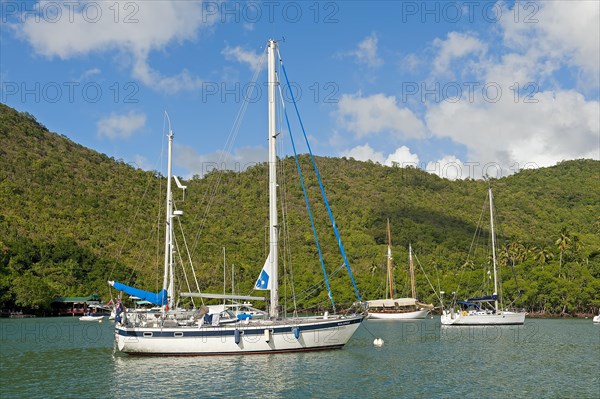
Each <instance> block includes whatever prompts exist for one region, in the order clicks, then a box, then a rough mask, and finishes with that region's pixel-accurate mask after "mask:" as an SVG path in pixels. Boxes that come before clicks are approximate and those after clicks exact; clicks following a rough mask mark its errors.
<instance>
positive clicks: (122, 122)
mask: <svg viewBox="0 0 600 399" xmlns="http://www.w3.org/2000/svg"><path fill="white" fill-rule="evenodd" d="M145 125H146V115H145V114H141V113H137V112H134V111H129V113H127V114H125V115H118V114H115V113H111V114H110V115H109V116H107V117H104V118H102V119H100V120H99V121H98V122H97V123H96V127H97V131H98V136H100V137H106V138H108V139H111V140H117V139H126V138H128V137H131V136H132V135H133V134H134V133H135V132H136V131H138V130H140V129H142V128H143V127H144V126H145Z"/></svg>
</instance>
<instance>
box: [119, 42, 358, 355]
mask: <svg viewBox="0 0 600 399" xmlns="http://www.w3.org/2000/svg"><path fill="white" fill-rule="evenodd" d="M276 54H277V42H275V41H274V40H269V42H268V48H267V59H268V93H269V95H268V100H269V113H268V115H269V119H268V121H269V132H268V134H269V248H270V252H269V255H268V257H267V260H266V262H265V264H264V267H263V269H262V271H261V274H260V277H259V279H258V280H257V282H256V288H257V289H268V290H270V308H269V315H268V317H264V318H260V319H254V318H238V317H236V316H235V315H234V314H233V313H232V312H230V311H228V310H227V309H225V307H224V306H223V305H221V306H220V307H219V306H217V307H219V309H215V308H216V307H212V308H213V309H210V308H207V307H202V308H200V309H196V310H195V311H193V312H192V311H179V310H177V309H174V299H173V298H174V292H173V231H172V226H171V225H172V219H173V218H174V217H176V216H178V215H180V214H181V213H180V212H178V213H174V212H173V202H172V194H171V192H170V190H171V184H170V182H171V177H172V175H171V152H172V141H173V134H172V132H171V131H169V150H168V151H169V162H168V183H167V218H166V243H165V245H166V250H165V266H164V281H163V289H162V290H161V291H160V292H159V293H158V294H154V293H149V292H145V291H142V292H140V291H141V290H136V289H135V288H132V287H127V286H124V285H123V284H120V283H117V282H110V283H111V285H113V286H114V287H115V288H117V289H120V290H123V291H125V292H127V293H129V294H130V295H135V296H137V297H139V298H143V299H146V300H148V301H150V302H152V303H154V304H158V305H161V306H162V311H161V312H160V313H156V314H138V313H135V312H125V313H122V314H120V315H119V316H118V317H117V319H120V320H118V321H117V323H116V328H115V341H116V347H117V349H118V350H119V351H121V352H125V353H128V354H135V355H226V354H260V353H281V352H298V351H314V350H326V349H339V348H341V347H343V346H344V345H345V344H346V343H347V342H348V340H349V339H350V337H352V335H353V334H354V332H355V331H356V330H357V328H358V327H359V326H360V324H361V322H362V321H363V320H364V318H365V314H363V313H353V314H348V315H337V314H334V315H329V314H328V313H327V312H325V314H324V315H323V316H315V317H292V318H285V317H281V316H280V314H279V289H278V277H277V271H278V249H279V243H278V221H277V202H276V201H277V191H276V190H277V181H276V176H277V174H276V165H277V155H276V141H275V140H276V138H277V135H278V133H277V131H276V126H275V121H276V118H275V116H276V113H275V111H276V89H277V85H278V76H277V72H276ZM282 68H283V66H282ZM332 224H333V227H334V230H335V229H336V227H335V223H334V222H333V221H332ZM130 288H132V289H130ZM356 293H357V296H358V291H356ZM180 295H181V296H191V297H205V298H206V297H209V298H222V299H225V298H224V297H226V298H227V299H234V300H242V301H257V300H265V299H266V298H263V297H255V296H230V295H221V294H202V293H181V294H180ZM359 301H360V297H359ZM228 316H232V317H228Z"/></svg>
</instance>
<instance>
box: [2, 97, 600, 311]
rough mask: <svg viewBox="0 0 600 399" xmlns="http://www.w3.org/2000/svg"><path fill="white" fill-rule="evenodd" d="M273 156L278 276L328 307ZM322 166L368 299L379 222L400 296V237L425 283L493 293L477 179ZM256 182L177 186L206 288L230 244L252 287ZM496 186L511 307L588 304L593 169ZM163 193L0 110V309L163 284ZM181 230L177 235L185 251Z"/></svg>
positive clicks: (254, 171)
mask: <svg viewBox="0 0 600 399" xmlns="http://www.w3.org/2000/svg"><path fill="white" fill-rule="evenodd" d="M159 147H160V143H157V148H159ZM175 156H176V154H175ZM282 163H283V166H284V167H283V168H281V169H282V172H283V173H282V176H281V178H280V188H282V190H281V191H282V192H284V193H285V195H282V198H283V199H284V200H285V201H284V208H283V209H282V211H285V212H281V214H280V216H281V215H283V214H284V213H285V215H286V216H287V217H286V219H285V220H286V221H287V224H286V225H285V226H287V227H288V228H287V229H283V228H282V230H281V242H282V243H283V242H284V241H289V242H290V243H291V244H290V246H289V250H287V249H286V250H285V251H282V253H284V254H289V255H291V256H290V257H289V258H291V259H292V261H291V263H290V262H288V260H287V259H288V257H286V262H283V263H284V266H285V269H284V270H282V271H281V273H280V277H281V280H282V282H283V281H289V280H291V278H292V274H293V280H294V282H295V284H294V286H295V291H294V292H295V294H296V296H297V299H298V303H299V306H300V307H301V308H318V307H321V306H325V305H326V304H327V302H328V300H327V295H326V293H325V292H324V290H313V289H312V287H314V286H315V285H318V284H319V283H320V281H321V280H322V274H321V271H320V270H321V268H320V264H319V261H318V256H317V252H316V250H315V246H314V239H313V235H312V232H311V229H310V223H308V217H307V216H306V211H305V209H306V208H305V204H304V199H303V196H302V191H301V189H300V187H299V185H298V184H297V180H298V179H297V170H296V165H295V162H294V160H293V159H291V158H287V159H284V160H283V161H282ZM317 163H318V164H319V167H320V171H321V175H322V178H323V180H324V185H325V188H326V191H327V197H328V199H329V200H330V203H331V208H332V210H333V213H334V215H335V218H336V223H337V225H338V227H339V230H340V233H341V237H342V241H343V243H344V245H345V249H346V253H347V255H348V259H349V261H350V264H351V266H352V269H353V272H354V274H355V277H356V281H357V284H358V288H359V291H360V293H361V295H362V297H363V299H375V298H379V297H381V296H383V295H385V286H386V284H385V263H386V262H385V254H386V220H387V219H388V218H389V219H390V222H391V234H392V241H393V255H394V264H395V273H396V284H395V286H396V289H397V290H398V295H403V294H404V295H406V294H407V292H406V291H405V290H406V288H407V273H406V269H407V257H408V244H409V243H411V245H412V247H413V250H414V252H415V254H416V257H417V259H418V261H419V264H420V265H421V266H422V268H423V271H424V272H425V273H426V275H427V276H428V277H429V279H430V281H431V282H432V283H433V284H434V285H435V288H436V290H439V289H441V290H444V291H446V292H447V293H450V292H453V291H457V292H458V295H459V296H461V297H462V296H465V297H466V296H471V295H476V294H478V293H483V292H484V291H483V290H484V289H485V288H486V286H489V284H490V282H489V279H488V278H487V274H486V273H487V270H488V269H489V256H488V255H489V252H486V251H485V250H484V251H482V252H479V253H478V252H475V253H474V254H473V255H470V256H468V254H469V248H470V246H471V242H472V241H473V237H474V236H473V234H474V232H475V230H476V226H477V224H478V220H479V218H480V215H481V214H482V207H483V204H484V200H485V197H486V191H487V187H488V183H486V182H484V181H475V180H459V181H449V180H446V179H442V178H439V177H437V176H435V175H432V174H429V173H426V172H424V171H421V170H418V169H414V168H397V167H385V166H381V165H378V164H374V163H369V162H359V161H355V160H352V159H350V160H349V159H338V158H321V157H318V158H317ZM301 164H302V167H303V173H304V174H305V178H306V185H307V189H308V191H309V196H310V198H311V206H312V208H313V212H314V215H315V221H316V223H317V229H318V230H319V232H320V233H321V234H320V236H319V239H320V244H321V246H322V248H323V254H324V258H325V262H326V265H327V269H328V272H329V273H330V274H332V276H331V285H332V289H333V294H334V298H335V299H336V301H337V303H338V304H340V306H345V305H349V304H350V303H351V302H352V301H353V299H354V293H353V290H352V287H351V284H350V281H349V278H348V274H347V272H346V271H345V270H343V269H340V265H342V259H341V257H340V256H339V255H338V251H337V242H336V240H335V237H333V235H332V233H331V229H330V228H328V219H327V212H326V210H325V208H324V206H323V205H322V203H320V202H317V201H316V200H317V199H318V198H319V194H318V192H319V189H318V183H317V182H316V180H315V179H314V177H311V176H309V169H310V165H309V160H308V158H307V157H305V156H304V157H301ZM266 176H267V170H266V167H265V165H257V166H255V167H252V168H250V169H248V170H246V171H245V172H242V173H234V172H223V173H219V172H213V173H210V174H209V175H207V176H206V177H204V178H194V179H191V180H189V181H186V182H185V183H184V184H186V185H187V186H188V189H187V193H186V196H185V201H181V200H182V198H181V194H180V193H175V198H176V200H177V207H178V208H180V209H183V210H184V212H185V214H184V216H183V217H182V218H180V219H179V220H180V221H181V224H182V228H183V232H184V233H185V243H187V246H188V248H189V249H190V251H191V258H192V260H193V264H194V268H195V270H196V273H197V275H198V281H199V283H200V289H201V290H204V291H213V292H214V291H216V292H220V291H221V292H222V290H223V266H222V264H223V248H225V252H226V259H227V264H228V267H230V266H231V265H233V267H234V270H235V286H236V291H239V292H240V293H242V294H246V293H248V292H250V291H251V288H252V286H253V284H254V281H255V280H256V276H257V275H258V273H259V271H260V269H261V267H262V265H263V263H264V259H265V257H266V254H267V251H266V240H267V237H266V236H267V234H266V226H267V215H268V210H267V206H266V201H267V195H266V192H265V191H266ZM491 184H492V187H493V190H494V197H495V207H496V209H497V216H498V221H499V226H498V241H499V247H500V253H499V259H500V264H501V270H502V272H501V273H502V279H503V282H504V283H503V287H502V289H503V292H504V294H505V297H506V298H508V301H512V300H514V305H515V306H520V307H525V308H527V309H528V310H529V311H540V312H549V313H556V314H558V313H582V312H588V313H589V312H594V311H597V309H598V308H599V307H600V201H599V200H598V196H599V193H600V162H599V161H593V160H574V161H565V162H562V163H560V164H558V165H556V166H554V167H549V168H541V169H535V170H524V171H521V172H519V173H517V174H514V175H512V176H508V177H504V178H501V179H498V180H493V181H492V182H491ZM164 189H165V179H164V177H163V176H162V175H161V174H160V173H157V172H147V171H143V170H140V169H135V168H133V167H131V166H130V165H127V164H125V163H124V162H121V161H118V160H115V159H112V158H110V157H107V156H106V155H103V154H99V153H97V152H95V151H92V150H90V149H87V148H85V147H83V146H81V145H78V144H76V143H74V142H72V141H71V140H69V139H68V138H66V137H64V136H61V135H59V134H56V133H52V132H49V131H48V130H47V129H46V128H45V127H44V126H42V125H40V124H39V123H38V122H36V120H35V118H34V117H33V116H32V115H29V114H26V113H20V112H18V111H16V110H13V109H11V108H9V107H7V106H5V105H2V104H0V309H16V308H23V309H28V310H31V309H38V310H40V311H41V310H43V309H47V308H48V307H49V304H50V302H51V300H52V299H53V298H55V297H58V296H75V295H89V294H91V293H98V294H100V295H102V296H103V297H104V298H105V299H108V298H109V297H110V296H111V294H112V295H114V293H111V292H109V289H108V286H107V284H106V280H107V279H109V278H110V279H117V280H120V281H123V282H125V283H130V284H135V285H136V286H138V287H140V288H145V289H148V290H158V289H159V288H160V287H159V285H160V284H162V277H161V276H162V254H161V251H162V241H161V240H162V237H163V235H164V233H163V231H162V229H163V227H162V221H163V219H164V217H163V209H162V208H161V207H164V200H163V198H164ZM283 189H285V191H284V190H283ZM282 226H284V224H283V222H282ZM486 231H487V226H486V227H484V232H486ZM183 238H184V237H183V236H182V235H181V233H177V242H178V244H179V248H180V251H179V252H180V253H181V254H182V255H183V253H184V252H185V249H184V239H183ZM475 241H479V242H482V243H483V242H485V241H486V239H485V237H483V236H481V237H479V238H477V239H476V240H475ZM286 248H287V247H286ZM511 265H512V266H513V267H512V268H511V267H510V266H511ZM513 271H514V273H513ZM228 273H229V272H228ZM188 274H189V273H188ZM228 276H229V277H228V279H229V278H230V275H229V274H228ZM424 276H425V275H424V273H423V272H422V271H421V267H417V289H418V292H419V293H420V294H419V296H420V297H421V298H422V299H423V300H427V301H430V302H433V303H437V300H436V298H435V296H434V294H433V293H432V290H431V288H430V286H429V284H428V282H427V280H426V279H425V277H424ZM188 277H189V278H191V277H190V276H189V275H188ZM181 281H183V280H181ZM227 284H228V287H230V286H231V283H230V282H229V281H228V282H227ZM191 288H192V289H194V287H191ZM181 289H182V290H184V291H187V287H186V286H182V287H181ZM291 292H292V291H291V290H290V289H289V288H287V287H286V286H285V285H283V286H282V288H281V290H280V293H281V295H282V296H286V297H288V301H287V303H288V305H290V304H291V303H292V301H291V299H289V298H290V296H291ZM519 292H520V295H519ZM447 295H448V294H447ZM282 302H283V301H282Z"/></svg>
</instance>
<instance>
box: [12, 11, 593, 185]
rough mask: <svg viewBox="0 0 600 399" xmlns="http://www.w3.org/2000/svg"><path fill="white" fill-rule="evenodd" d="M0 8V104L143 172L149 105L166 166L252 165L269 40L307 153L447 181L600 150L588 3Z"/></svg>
mask: <svg viewBox="0 0 600 399" xmlns="http://www.w3.org/2000/svg"><path fill="white" fill-rule="evenodd" d="M0 5H1V8H0V12H1V21H2V25H1V27H0V35H1V37H0V39H1V47H0V91H1V92H0V101H2V102H3V103H5V104H7V105H9V106H11V107H14V108H16V109H18V110H19V111H26V112H29V113H31V114H33V115H35V116H36V117H37V119H38V120H39V121H40V122H41V123H43V124H44V125H46V126H47V127H48V128H49V129H50V130H51V131H55V132H58V133H61V134H64V135H66V136H67V137H69V138H70V139H71V140H73V141H75V142H77V143H80V144H82V145H84V146H86V147H89V148H92V149H94V150H96V151H99V152H102V153H105V154H107V155H109V156H111V157H114V158H115V159H122V160H124V161H125V162H128V163H132V164H134V165H136V166H138V167H141V168H144V169H147V170H153V169H156V170H161V171H164V167H163V166H162V165H161V162H162V161H161V154H162V153H163V152H162V151H163V145H164V132H165V131H164V117H163V115H164V111H167V112H168V114H169V116H170V120H171V123H172V127H173V131H174V133H175V144H176V147H175V166H174V168H175V172H176V173H177V174H178V175H180V176H184V177H190V176H192V175H194V174H199V175H201V174H202V173H203V172H204V171H205V170H207V169H211V168H212V167H214V164H215V162H217V160H219V159H221V162H223V163H224V164H225V165H226V166H227V167H229V168H233V169H240V168H243V167H244V166H245V165H248V164H252V163H253V162H261V161H264V160H266V148H267V147H266V141H267V134H266V110H267V106H266V87H265V86H264V84H263V83H264V82H265V81H266V70H265V65H264V63H263V64H262V66H260V65H259V64H258V60H260V58H261V55H262V54H263V53H264V50H265V44H266V41H267V40H268V39H269V38H274V39H276V40H279V41H280V53H281V55H282V57H283V60H284V64H285V66H286V70H287V72H288V75H289V77H290V80H291V81H292V82H293V86H294V88H295V89H296V90H298V93H299V94H300V98H299V108H300V113H301V116H302V119H303V122H304V124H305V126H306V128H307V133H308V134H309V136H310V138H311V147H312V149H313V152H314V153H315V154H317V155H324V156H336V157H339V156H348V157H353V158H355V159H359V160H369V159H370V160H372V161H374V162H379V163H381V164H384V165H389V166H391V165H393V164H394V163H397V164H399V165H413V166H417V167H420V168H422V169H425V170H428V171H430V172H432V173H437V174H439V175H441V176H443V177H447V178H451V179H453V178H467V177H474V178H478V177H481V175H482V174H485V173H487V174H489V175H491V176H496V177H499V176H505V175H507V174H510V173H513V172H515V171H516V170H520V169H523V168H532V167H542V166H550V165H554V164H556V163H557V162H559V161H562V160H565V159H575V158H593V159H599V158H600V155H599V151H600V126H599V124H600V122H599V121H600V105H599V87H600V86H599V83H600V82H599V76H600V54H599V52H600V44H599V37H600V27H599V21H600V3H599V2H596V1H564V2H563V1H549V2H536V1H521V2H519V3H514V2H488V1H464V2H461V1H458V2H434V1H426V2H423V1H404V2H392V1H381V2H378V1H347V2H335V1H323V2H313V1H310V2H283V1H272V2H236V1H224V2H220V1H219V2H216V1H206V2H196V1H174V2H166V1H121V2H116V1H82V0H79V1H71V2H59V1H40V2H33V1H32V2H26V1H6V0H2V1H0ZM284 39H285V40H284ZM256 69H259V71H260V74H259V75H258V80H257V85H258V87H259V88H260V90H258V91H256V92H254V93H252V94H251V98H252V101H251V102H250V103H249V104H248V107H247V111H246V112H245V113H244V118H243V119H242V121H241V123H240V126H239V131H235V132H236V133H237V134H236V135H235V136H236V138H235V141H234V142H233V144H232V145H231V146H230V145H228V144H227V143H228V137H231V136H230V135H231V132H232V131H233V126H234V121H235V120H236V116H237V115H238V113H239V112H240V109H242V106H243V103H244V101H243V100H244V98H245V97H248V96H249V93H248V88H249V87H252V83H251V82H252V76H253V74H254V71H255V70H256ZM295 133H299V132H297V131H295ZM282 136H283V137H284V140H283V148H282V151H283V152H284V153H286V154H289V153H290V151H291V150H290V145H289V139H288V138H287V137H286V135H282ZM305 151H306V150H305V149H302V148H301V152H305ZM223 152H225V153H226V156H225V157H220V155H221V154H222V153H223Z"/></svg>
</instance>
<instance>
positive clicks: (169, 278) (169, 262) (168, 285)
mask: <svg viewBox="0 0 600 399" xmlns="http://www.w3.org/2000/svg"><path fill="white" fill-rule="evenodd" d="M168 118H169V116H168V115H167V119H168ZM168 138H169V146H168V161H167V206H166V220H165V270H164V277H163V289H165V290H167V298H168V299H167V301H168V306H169V308H171V309H172V308H173V250H172V249H173V227H172V221H173V194H172V193H171V176H172V172H171V168H172V160H171V157H172V153H173V131H172V130H171V122H170V121H169V134H168Z"/></svg>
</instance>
